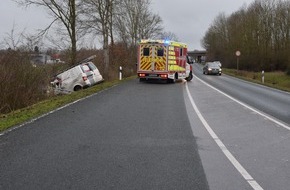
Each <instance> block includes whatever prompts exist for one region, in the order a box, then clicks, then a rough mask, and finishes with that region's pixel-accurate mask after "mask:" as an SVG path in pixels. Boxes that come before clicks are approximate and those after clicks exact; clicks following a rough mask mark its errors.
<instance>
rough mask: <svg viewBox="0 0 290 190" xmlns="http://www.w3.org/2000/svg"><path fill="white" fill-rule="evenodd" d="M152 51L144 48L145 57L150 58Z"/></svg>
mask: <svg viewBox="0 0 290 190" xmlns="http://www.w3.org/2000/svg"><path fill="white" fill-rule="evenodd" d="M149 54H150V49H149V48H143V56H149Z"/></svg>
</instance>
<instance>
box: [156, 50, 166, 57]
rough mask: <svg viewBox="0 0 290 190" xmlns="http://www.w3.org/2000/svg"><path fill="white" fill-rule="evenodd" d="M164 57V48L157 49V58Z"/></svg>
mask: <svg viewBox="0 0 290 190" xmlns="http://www.w3.org/2000/svg"><path fill="white" fill-rule="evenodd" d="M163 55H164V49H163V48H158V49H157V56H160V57H163Z"/></svg>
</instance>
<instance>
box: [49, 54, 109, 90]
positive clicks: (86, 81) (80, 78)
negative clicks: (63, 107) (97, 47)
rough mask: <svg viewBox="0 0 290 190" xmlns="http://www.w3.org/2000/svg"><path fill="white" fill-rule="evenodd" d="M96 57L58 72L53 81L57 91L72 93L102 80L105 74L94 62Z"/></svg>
mask: <svg viewBox="0 0 290 190" xmlns="http://www.w3.org/2000/svg"><path fill="white" fill-rule="evenodd" d="M94 58H95V56H91V57H89V58H87V59H85V60H83V61H81V62H79V63H78V64H77V65H74V66H72V67H70V68H68V69H67V70H65V71H62V72H61V73H59V74H57V75H56V76H55V77H54V80H53V81H52V82H51V84H52V86H53V87H54V89H55V93H56V94H64V93H70V92H73V91H78V90H81V89H83V88H87V87H90V86H93V85H95V84H98V83H100V82H102V81H103V80H104V79H103V76H102V75H101V74H100V72H99V70H98V68H97V67H96V66H95V64H94V63H93V62H92V60H93V59H94Z"/></svg>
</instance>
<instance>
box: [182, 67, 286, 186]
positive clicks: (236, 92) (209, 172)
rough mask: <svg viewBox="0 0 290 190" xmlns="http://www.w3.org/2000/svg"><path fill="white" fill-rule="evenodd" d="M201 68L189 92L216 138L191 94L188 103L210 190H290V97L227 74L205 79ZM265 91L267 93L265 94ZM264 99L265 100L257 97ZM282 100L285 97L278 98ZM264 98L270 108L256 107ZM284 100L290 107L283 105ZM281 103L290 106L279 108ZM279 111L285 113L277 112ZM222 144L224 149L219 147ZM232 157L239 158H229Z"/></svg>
mask: <svg viewBox="0 0 290 190" xmlns="http://www.w3.org/2000/svg"><path fill="white" fill-rule="evenodd" d="M199 69H200V67H199V66H198V67H196V65H195V71H194V73H195V76H197V77H195V78H194V80H193V81H192V82H191V83H188V89H189V93H190V96H191V97H192V100H193V101H194V103H195V104H196V106H197V108H198V111H199V112H200V115H202V116H203V118H204V120H205V121H206V124H207V125H208V126H209V127H210V129H211V130H212V131H213V132H214V135H216V136H215V137H214V138H213V136H212V135H210V134H209V130H208V129H206V126H205V125H204V123H202V122H201V120H200V118H199V117H198V116H197V113H196V110H194V109H193V106H192V105H191V103H190V100H189V98H187V96H185V101H186V107H187V109H188V114H189V115H190V116H189V118H190V122H191V125H192V128H193V132H194V136H195V138H196V139H197V144H198V147H199V153H200V157H201V160H202V164H203V167H204V171H205V173H206V177H207V180H208V184H209V186H210V189H223V190H225V189H228V190H231V189H235V190H236V189H265V190H266V189H271V190H272V189H275V190H285V189H289V187H290V177H289V176H290V160H289V158H290V146H289V145H290V131H289V129H290V128H289V127H290V125H289V122H288V121H289V118H287V115H288V116H289V112H290V111H289V109H290V106H287V105H289V103H290V101H289V100H290V94H289V93H284V92H281V91H277V90H274V89H270V88H264V87H262V86H260V85H255V84H252V83H248V82H244V81H241V80H237V79H234V78H232V77H228V76H225V75H222V76H205V75H202V72H201V70H199ZM200 79H202V80H200ZM204 82H206V83H204ZM207 84H210V85H211V86H214V88H216V89H218V90H221V91H222V93H221V92H219V91H217V90H215V89H213V88H211V87H209V86H208V85H207ZM227 85H228V86H227ZM261 91H262V92H265V93H266V94H265V95H264V96H262V95H261V94H260V92H261ZM224 93H226V94H229V95H230V96H232V97H234V99H231V98H229V97H228V96H225V94H224ZM249 93H251V95H248V94H249ZM271 94H275V95H273V96H270V95H271ZM259 95H261V97H257V96H259ZM277 96H278V97H279V96H280V98H278V100H277V99H276V97H277ZM245 97H248V98H245ZM260 98H262V100H261V102H264V104H267V105H265V106H263V105H260V104H261V103H256V101H259V99H260ZM235 99H238V102H237V101H236V100H235ZM252 99H254V100H256V101H253V100H252ZM279 99H281V101H282V102H283V101H284V103H277V102H279ZM245 102H246V104H247V105H246V106H245V105H244V103H245ZM251 102H254V103H251ZM281 104H286V106H283V105H282V106H281V107H280V108H278V107H276V106H279V105H281ZM248 105H249V106H250V107H251V108H249V107H248ZM252 108H254V110H253V109H252ZM270 108H272V110H271V109H270ZM268 109H269V110H268ZM255 110H257V111H255ZM275 110H279V111H277V113H276V111H275ZM281 110H282V111H281ZM263 112H268V113H267V114H264V113H263ZM271 113H274V114H271ZM281 113H282V114H281ZM284 115H286V117H284ZM278 117H279V118H280V119H281V120H283V121H284V122H281V120H279V119H277V118H278ZM274 121H277V122H274ZM279 123H280V124H279ZM285 126H286V127H285ZM220 142H222V143H223V144H222V146H221V145H220V144H218V143H220ZM228 154H231V155H232V156H233V157H234V159H235V160H233V159H232V158H231V157H230V158H229V156H228ZM235 161H237V163H236V162H235ZM241 167H242V170H241ZM239 169H240V171H239ZM244 172H247V174H246V175H245V173H244ZM248 175H249V176H250V177H249V176H248ZM252 182H255V183H257V186H254V187H253V186H251V185H250V184H251V183H252Z"/></svg>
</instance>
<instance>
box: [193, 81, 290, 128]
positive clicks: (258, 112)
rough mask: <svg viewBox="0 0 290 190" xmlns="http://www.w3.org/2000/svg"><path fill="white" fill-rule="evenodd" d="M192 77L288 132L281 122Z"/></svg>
mask: <svg viewBox="0 0 290 190" xmlns="http://www.w3.org/2000/svg"><path fill="white" fill-rule="evenodd" d="M194 77H195V78H196V79H198V80H199V81H200V82H202V83H204V84H205V85H207V86H209V87H210V88H212V89H214V90H216V91H217V92H219V93H221V94H223V95H224V96H226V97H228V98H230V99H232V100H233V101H235V102H237V103H239V104H240V105H242V106H244V107H246V108H248V109H249V110H252V111H253V112H255V113H257V114H259V115H261V116H262V117H264V118H267V119H269V120H270V121H272V122H274V123H276V124H277V125H279V126H281V127H284V128H285V129H287V130H289V131H290V127H289V126H287V125H286V124H284V123H282V122H280V121H278V120H276V119H274V118H272V117H270V116H268V115H266V114H264V113H262V112H261V111H258V110H256V109H254V108H252V107H250V106H248V105H247V104H245V103H243V102H240V101H239V100H237V99H235V98H233V97H232V96H230V95H228V94H226V93H224V92H222V91H220V90H219V89H217V88H215V87H213V86H211V85H210V84H208V83H206V82H205V81H203V80H201V79H200V78H198V77H196V76H194Z"/></svg>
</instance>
